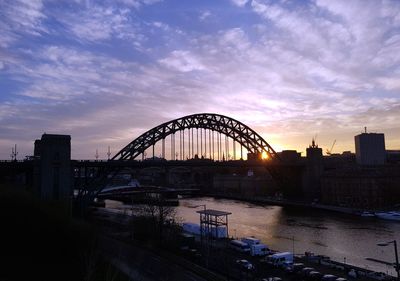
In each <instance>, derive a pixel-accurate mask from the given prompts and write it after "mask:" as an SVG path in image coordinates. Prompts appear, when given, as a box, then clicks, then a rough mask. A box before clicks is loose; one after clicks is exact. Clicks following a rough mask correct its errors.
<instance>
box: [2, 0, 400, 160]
mask: <svg viewBox="0 0 400 281" xmlns="http://www.w3.org/2000/svg"><path fill="white" fill-rule="evenodd" d="M200 112H214V113H220V114H224V115H228V116H231V117H233V118H235V119H238V120H240V121H242V122H243V123H245V124H247V125H249V126H250V127H252V128H253V129H255V130H256V131H257V132H259V133H260V134H261V135H262V136H263V137H264V138H265V139H266V140H267V142H269V143H270V144H271V146H272V147H274V148H275V149H276V150H282V149H297V150H298V151H303V152H304V151H305V148H306V146H307V145H308V144H309V143H310V141H311V138H312V137H313V136H315V135H317V141H318V143H319V145H320V146H322V147H323V148H324V149H325V148H329V147H330V146H331V145H332V143H333V141H334V140H335V139H336V140H337V142H336V146H335V148H334V152H341V151H343V150H352V151H354V135H356V134H358V133H360V132H361V131H362V130H363V128H364V126H367V127H368V130H369V131H371V132H382V133H385V137H386V147H387V148H389V149H400V122H399V120H400V1H395V0H394V1H379V0H371V1H369V0H359V1H357V0H352V1H348V0H343V1H340V0H335V1H332V0H310V1H299V0H281V1H278V0H276V1H268V0H231V1H229V0H198V1H196V0H190V1H183V0H164V1H162V0H105V1H89V0H87V1H78V0H76V1H59V0H48V1H46V0H16V1H7V0H0V159H9V158H10V153H11V147H12V146H13V145H14V144H15V143H16V144H17V145H18V147H19V149H18V150H19V156H18V157H19V158H23V156H25V155H30V154H32V150H33V140H34V139H36V138H40V136H41V134H43V133H44V132H47V133H62V134H70V135H71V136H72V153H73V157H74V158H94V153H95V150H96V148H98V150H99V154H100V157H101V158H105V157H106V152H107V147H108V146H111V149H112V152H114V153H115V152H117V151H118V150H119V149H120V148H122V147H123V146H125V145H126V144H127V143H129V142H130V141H131V140H133V139H134V138H136V137H137V136H139V135H140V134H141V133H143V132H145V131H147V130H148V129H150V128H152V127H154V126H156V125H158V124H160V123H162V122H165V121H168V120H170V119H174V118H178V117H181V116H184V115H188V114H193V113H200ZM303 155H304V153H303Z"/></svg>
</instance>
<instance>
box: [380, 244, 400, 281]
mask: <svg viewBox="0 0 400 281" xmlns="http://www.w3.org/2000/svg"><path fill="white" fill-rule="evenodd" d="M389 244H393V245H394V255H395V257H396V265H395V266H394V268H395V270H396V272H397V280H400V266H399V254H398V252H397V242H396V240H393V241H389V242H382V243H378V244H376V245H378V246H381V247H385V246H388V245H389Z"/></svg>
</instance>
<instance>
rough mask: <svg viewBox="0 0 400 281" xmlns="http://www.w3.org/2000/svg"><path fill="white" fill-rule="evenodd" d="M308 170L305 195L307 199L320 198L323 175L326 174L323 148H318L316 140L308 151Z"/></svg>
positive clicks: (304, 189) (304, 187) (304, 188)
mask: <svg viewBox="0 0 400 281" xmlns="http://www.w3.org/2000/svg"><path fill="white" fill-rule="evenodd" d="M306 154H307V155H306V170H305V172H306V173H305V179H304V184H303V193H304V196H305V198H306V199H308V200H310V199H312V200H314V199H317V198H320V193H321V181H320V179H321V175H322V173H323V172H324V163H323V156H322V148H320V147H318V145H317V144H316V143H315V140H312V144H311V145H310V146H309V147H308V148H307V150H306Z"/></svg>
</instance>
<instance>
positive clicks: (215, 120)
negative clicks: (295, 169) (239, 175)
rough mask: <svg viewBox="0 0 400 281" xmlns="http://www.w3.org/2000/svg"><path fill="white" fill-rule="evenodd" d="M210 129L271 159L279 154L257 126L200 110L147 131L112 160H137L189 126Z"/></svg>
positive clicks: (252, 151)
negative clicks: (198, 112)
mask: <svg viewBox="0 0 400 281" xmlns="http://www.w3.org/2000/svg"><path fill="white" fill-rule="evenodd" d="M200 128H202V129H208V130H212V131H216V132H218V133H221V134H224V135H226V136H228V137H230V138H232V139H233V140H235V141H236V142H238V143H239V144H241V145H242V146H243V147H245V148H246V149H247V150H248V151H249V152H251V153H262V152H265V153H267V155H268V156H269V158H271V159H277V158H278V156H277V154H276V152H275V151H274V149H273V148H272V147H271V146H270V145H269V144H268V143H267V142H266V141H265V140H264V139H263V138H262V137H261V136H260V135H259V134H257V133H256V132H255V131H254V130H252V129H251V128H249V127H248V126H246V125H245V124H243V123H241V122H239V121H237V120H235V119H233V118H230V117H227V116H223V115H219V114H211V113H200V114H193V115H188V116H184V117H181V118H178V119H175V120H172V121H169V122H165V123H163V124H161V125H159V126H157V127H154V128H153V129H151V130H149V131H147V132H145V133H144V134H142V135H141V136H139V137H138V138H136V139H134V140H133V141H132V142H131V143H129V144H128V145H127V146H125V147H124V148H123V149H122V150H121V151H119V152H118V153H117V154H116V155H115V156H114V157H113V158H112V160H133V159H135V158H136V157H137V156H139V155H140V154H142V153H143V152H144V151H145V150H146V149H148V148H149V147H151V146H153V145H155V143H157V142H158V141H160V140H162V139H165V138H166V137H167V136H169V135H171V134H174V133H176V132H178V131H184V130H186V129H200Z"/></svg>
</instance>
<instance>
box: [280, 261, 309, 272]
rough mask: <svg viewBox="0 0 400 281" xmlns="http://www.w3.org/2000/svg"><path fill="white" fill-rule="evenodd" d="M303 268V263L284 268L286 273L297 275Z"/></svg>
mask: <svg viewBox="0 0 400 281" xmlns="http://www.w3.org/2000/svg"><path fill="white" fill-rule="evenodd" d="M303 268H304V263H300V262H299V263H294V264H292V265H291V266H288V267H286V268H285V271H286V272H288V273H297V272H299V271H300V270H302V269H303Z"/></svg>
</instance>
